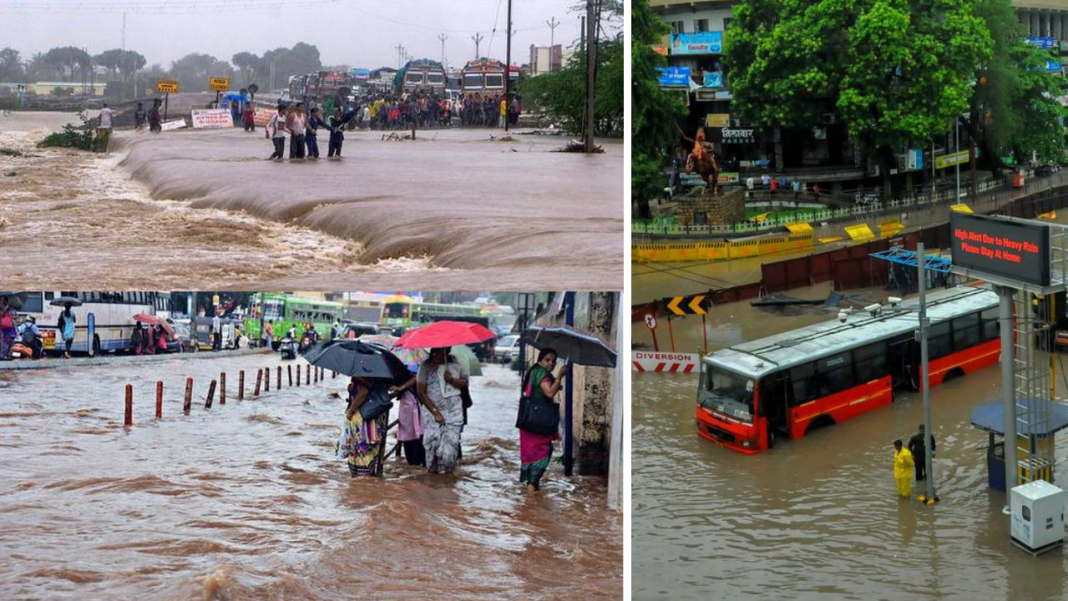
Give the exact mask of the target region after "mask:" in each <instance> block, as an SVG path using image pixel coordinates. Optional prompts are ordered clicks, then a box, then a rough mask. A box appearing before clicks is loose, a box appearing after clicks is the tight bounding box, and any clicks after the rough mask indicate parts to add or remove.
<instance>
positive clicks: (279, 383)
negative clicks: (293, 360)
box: [267, 365, 282, 390]
mask: <svg viewBox="0 0 1068 601" xmlns="http://www.w3.org/2000/svg"><path fill="white" fill-rule="evenodd" d="M270 378H271V368H270V367H268V368H267V379H270ZM274 382H275V388H277V389H278V390H282V366H281V365H279V366H278V379H276V380H275V381H274Z"/></svg>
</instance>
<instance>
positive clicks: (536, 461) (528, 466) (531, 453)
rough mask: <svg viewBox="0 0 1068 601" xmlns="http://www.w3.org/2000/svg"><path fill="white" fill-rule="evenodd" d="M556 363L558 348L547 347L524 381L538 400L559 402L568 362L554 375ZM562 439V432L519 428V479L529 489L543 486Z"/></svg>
mask: <svg viewBox="0 0 1068 601" xmlns="http://www.w3.org/2000/svg"><path fill="white" fill-rule="evenodd" d="M555 366H556V351H554V350H553V349H551V348H543V349H541V352H539V353H538V362H537V363H535V364H534V365H533V366H532V367H531V368H530V369H529V370H528V371H527V375H526V378H525V379H524V380H523V394H524V396H527V397H528V398H531V399H534V401H535V402H551V403H553V404H556V400H555V399H554V397H555V396H556V394H557V393H558V392H560V384H561V382H563V377H564V370H565V369H566V368H567V366H566V365H561V366H560V369H558V370H557V371H556V375H553V373H552V369H553V367H555ZM558 438H560V434H559V433H558V432H554V433H552V434H537V433H535V432H528V431H527V430H524V429H522V428H520V429H519V460H520V461H521V462H522V466H521V467H520V468H519V481H520V482H522V483H524V484H525V485H526V489H527V492H533V491H536V490H538V489H539V488H541V478H542V476H544V475H545V470H546V469H548V468H549V461H550V459H551V458H552V454H553V441H554V440H556V439H558Z"/></svg>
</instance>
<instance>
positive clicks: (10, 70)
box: [0, 48, 25, 82]
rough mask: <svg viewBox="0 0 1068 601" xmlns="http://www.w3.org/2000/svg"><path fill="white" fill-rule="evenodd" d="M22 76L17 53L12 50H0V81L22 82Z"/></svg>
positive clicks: (20, 62)
mask: <svg viewBox="0 0 1068 601" xmlns="http://www.w3.org/2000/svg"><path fill="white" fill-rule="evenodd" d="M24 74H25V71H24V70H23V68H22V59H21V57H20V56H19V51H18V50H15V49H14V48H4V49H3V50H0V81H7V82H17V81H22V80H23V75H24Z"/></svg>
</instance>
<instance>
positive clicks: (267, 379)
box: [263, 367, 281, 392]
mask: <svg viewBox="0 0 1068 601" xmlns="http://www.w3.org/2000/svg"><path fill="white" fill-rule="evenodd" d="M263 376H264V377H263V391H264V392H270V391H271V368H270V367H264V368H263ZM279 388H281V386H279Z"/></svg>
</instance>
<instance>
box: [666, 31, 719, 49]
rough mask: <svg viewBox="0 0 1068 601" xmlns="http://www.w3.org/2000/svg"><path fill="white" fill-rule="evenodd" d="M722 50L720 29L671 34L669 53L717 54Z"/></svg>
mask: <svg viewBox="0 0 1068 601" xmlns="http://www.w3.org/2000/svg"><path fill="white" fill-rule="evenodd" d="M721 52H723V32H722V31H702V32H698V33H673V34H671V54H719V53H721Z"/></svg>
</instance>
